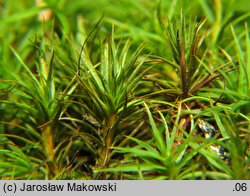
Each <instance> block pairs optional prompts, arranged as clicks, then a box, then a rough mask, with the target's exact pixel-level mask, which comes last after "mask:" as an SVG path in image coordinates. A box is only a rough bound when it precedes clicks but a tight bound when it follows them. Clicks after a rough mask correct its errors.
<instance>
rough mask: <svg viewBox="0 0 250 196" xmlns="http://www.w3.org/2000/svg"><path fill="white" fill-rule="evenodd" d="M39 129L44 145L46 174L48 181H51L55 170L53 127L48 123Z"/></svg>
mask: <svg viewBox="0 0 250 196" xmlns="http://www.w3.org/2000/svg"><path fill="white" fill-rule="evenodd" d="M40 128H41V131H42V140H43V145H44V151H45V153H46V155H47V166H46V167H47V172H48V174H47V175H48V176H47V177H48V179H52V178H53V176H54V175H55V173H56V168H55V165H54V158H55V157H54V147H55V144H54V131H53V126H52V125H51V124H50V123H48V124H46V125H44V126H42V127H40Z"/></svg>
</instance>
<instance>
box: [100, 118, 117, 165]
mask: <svg viewBox="0 0 250 196" xmlns="http://www.w3.org/2000/svg"><path fill="white" fill-rule="evenodd" d="M115 120H116V115H112V116H111V117H110V118H109V120H108V122H107V126H106V127H105V128H104V129H103V132H104V147H103V149H102V150H101V157H100V161H99V164H100V165H101V167H106V166H107V164H108V162H109V156H110V148H111V147H112V144H113V139H114V135H113V131H111V129H112V126H113V125H114V123H115Z"/></svg>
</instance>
